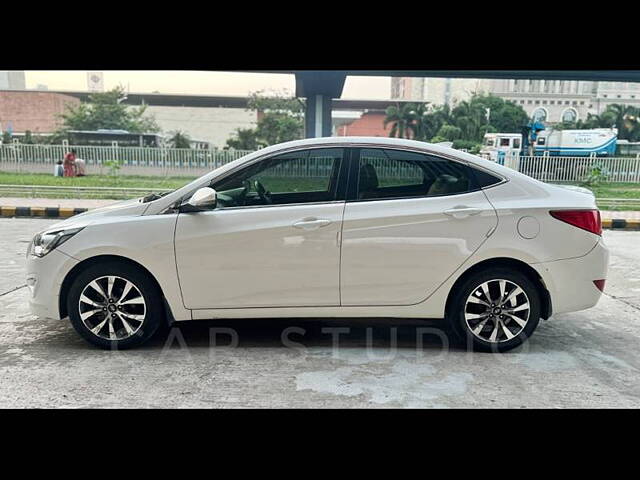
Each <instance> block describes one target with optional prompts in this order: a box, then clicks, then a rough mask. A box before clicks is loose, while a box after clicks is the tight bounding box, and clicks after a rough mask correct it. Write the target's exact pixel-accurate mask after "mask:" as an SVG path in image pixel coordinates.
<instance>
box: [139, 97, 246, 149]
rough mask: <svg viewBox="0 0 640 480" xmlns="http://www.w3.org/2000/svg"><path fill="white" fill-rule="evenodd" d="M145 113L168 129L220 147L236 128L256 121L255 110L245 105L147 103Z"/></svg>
mask: <svg viewBox="0 0 640 480" xmlns="http://www.w3.org/2000/svg"><path fill="white" fill-rule="evenodd" d="M146 113H148V114H151V115H153V116H155V119H156V121H157V122H158V125H159V126H160V128H161V129H162V130H163V131H164V132H165V133H168V132H171V131H174V130H181V131H184V132H186V133H187V134H188V135H189V136H190V137H191V138H192V139H195V140H205V141H207V142H210V143H211V144H213V145H214V146H217V147H223V146H224V145H225V143H226V141H227V139H228V138H229V137H231V136H232V135H233V133H234V132H235V130H236V129H238V128H254V127H255V126H256V123H257V114H256V112H255V111H248V110H245V109H243V108H211V107H161V106H148V107H147V111H146Z"/></svg>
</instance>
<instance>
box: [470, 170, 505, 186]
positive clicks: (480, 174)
mask: <svg viewBox="0 0 640 480" xmlns="http://www.w3.org/2000/svg"><path fill="white" fill-rule="evenodd" d="M469 170H472V171H473V176H474V177H475V180H476V186H477V187H478V188H484V187H490V186H491V185H495V184H496V183H500V182H501V181H502V179H501V178H499V177H496V176H495V175H491V174H490V173H487V172H486V171H484V170H480V169H477V168H473V167H469Z"/></svg>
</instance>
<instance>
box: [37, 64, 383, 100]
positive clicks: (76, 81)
mask: <svg viewBox="0 0 640 480" xmlns="http://www.w3.org/2000/svg"><path fill="white" fill-rule="evenodd" d="M103 73H104V84H105V85H104V86H105V90H109V89H111V88H113V87H116V86H118V85H123V86H124V87H125V88H128V89H129V91H130V92H132V93H151V92H155V91H158V92H160V93H183V94H202V95H238V96H244V95H248V94H250V93H252V92H256V91H259V90H271V91H277V92H281V93H285V92H288V93H290V94H293V93H294V92H295V78H294V76H293V75H285V74H265V73H237V72H204V71H159V70H155V71H152V70H148V71H141V70H127V71H115V70H112V71H104V72H103ZM25 81H26V87H27V88H29V89H31V88H36V87H37V86H38V85H39V84H42V85H46V86H47V87H48V88H49V90H85V91H86V90H87V72H86V71H78V70H73V71H33V70H28V71H26V72H25ZM390 95H391V78H390V77H347V80H346V82H345V86H344V92H343V94H342V98H356V99H388V98H390Z"/></svg>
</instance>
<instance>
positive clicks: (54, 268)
mask: <svg viewBox="0 0 640 480" xmlns="http://www.w3.org/2000/svg"><path fill="white" fill-rule="evenodd" d="M77 263H78V260H76V259H75V258H73V257H70V256H69V255H66V254H64V253H62V252H61V251H60V250H57V249H54V250H52V251H51V252H49V253H48V254H47V255H45V256H44V257H42V258H38V257H35V256H33V255H29V258H28V259H27V286H28V287H29V290H30V295H29V309H30V310H31V313H33V314H34V315H37V316H39V317H45V318H55V319H59V318H60V309H59V299H60V288H61V287H62V282H63V281H64V279H65V277H66V276H67V274H68V273H69V271H70V270H71V269H72V268H73V267H74V266H75V265H76V264H77Z"/></svg>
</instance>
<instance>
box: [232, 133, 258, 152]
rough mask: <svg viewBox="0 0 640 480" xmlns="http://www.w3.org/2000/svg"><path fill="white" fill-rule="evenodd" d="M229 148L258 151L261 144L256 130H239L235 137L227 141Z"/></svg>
mask: <svg viewBox="0 0 640 480" xmlns="http://www.w3.org/2000/svg"><path fill="white" fill-rule="evenodd" d="M227 148H234V149H236V150H258V149H259V148H260V144H259V142H258V135H257V133H256V129H255V128H237V129H236V131H235V134H234V136H233V137H231V138H229V139H228V140H227Z"/></svg>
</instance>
